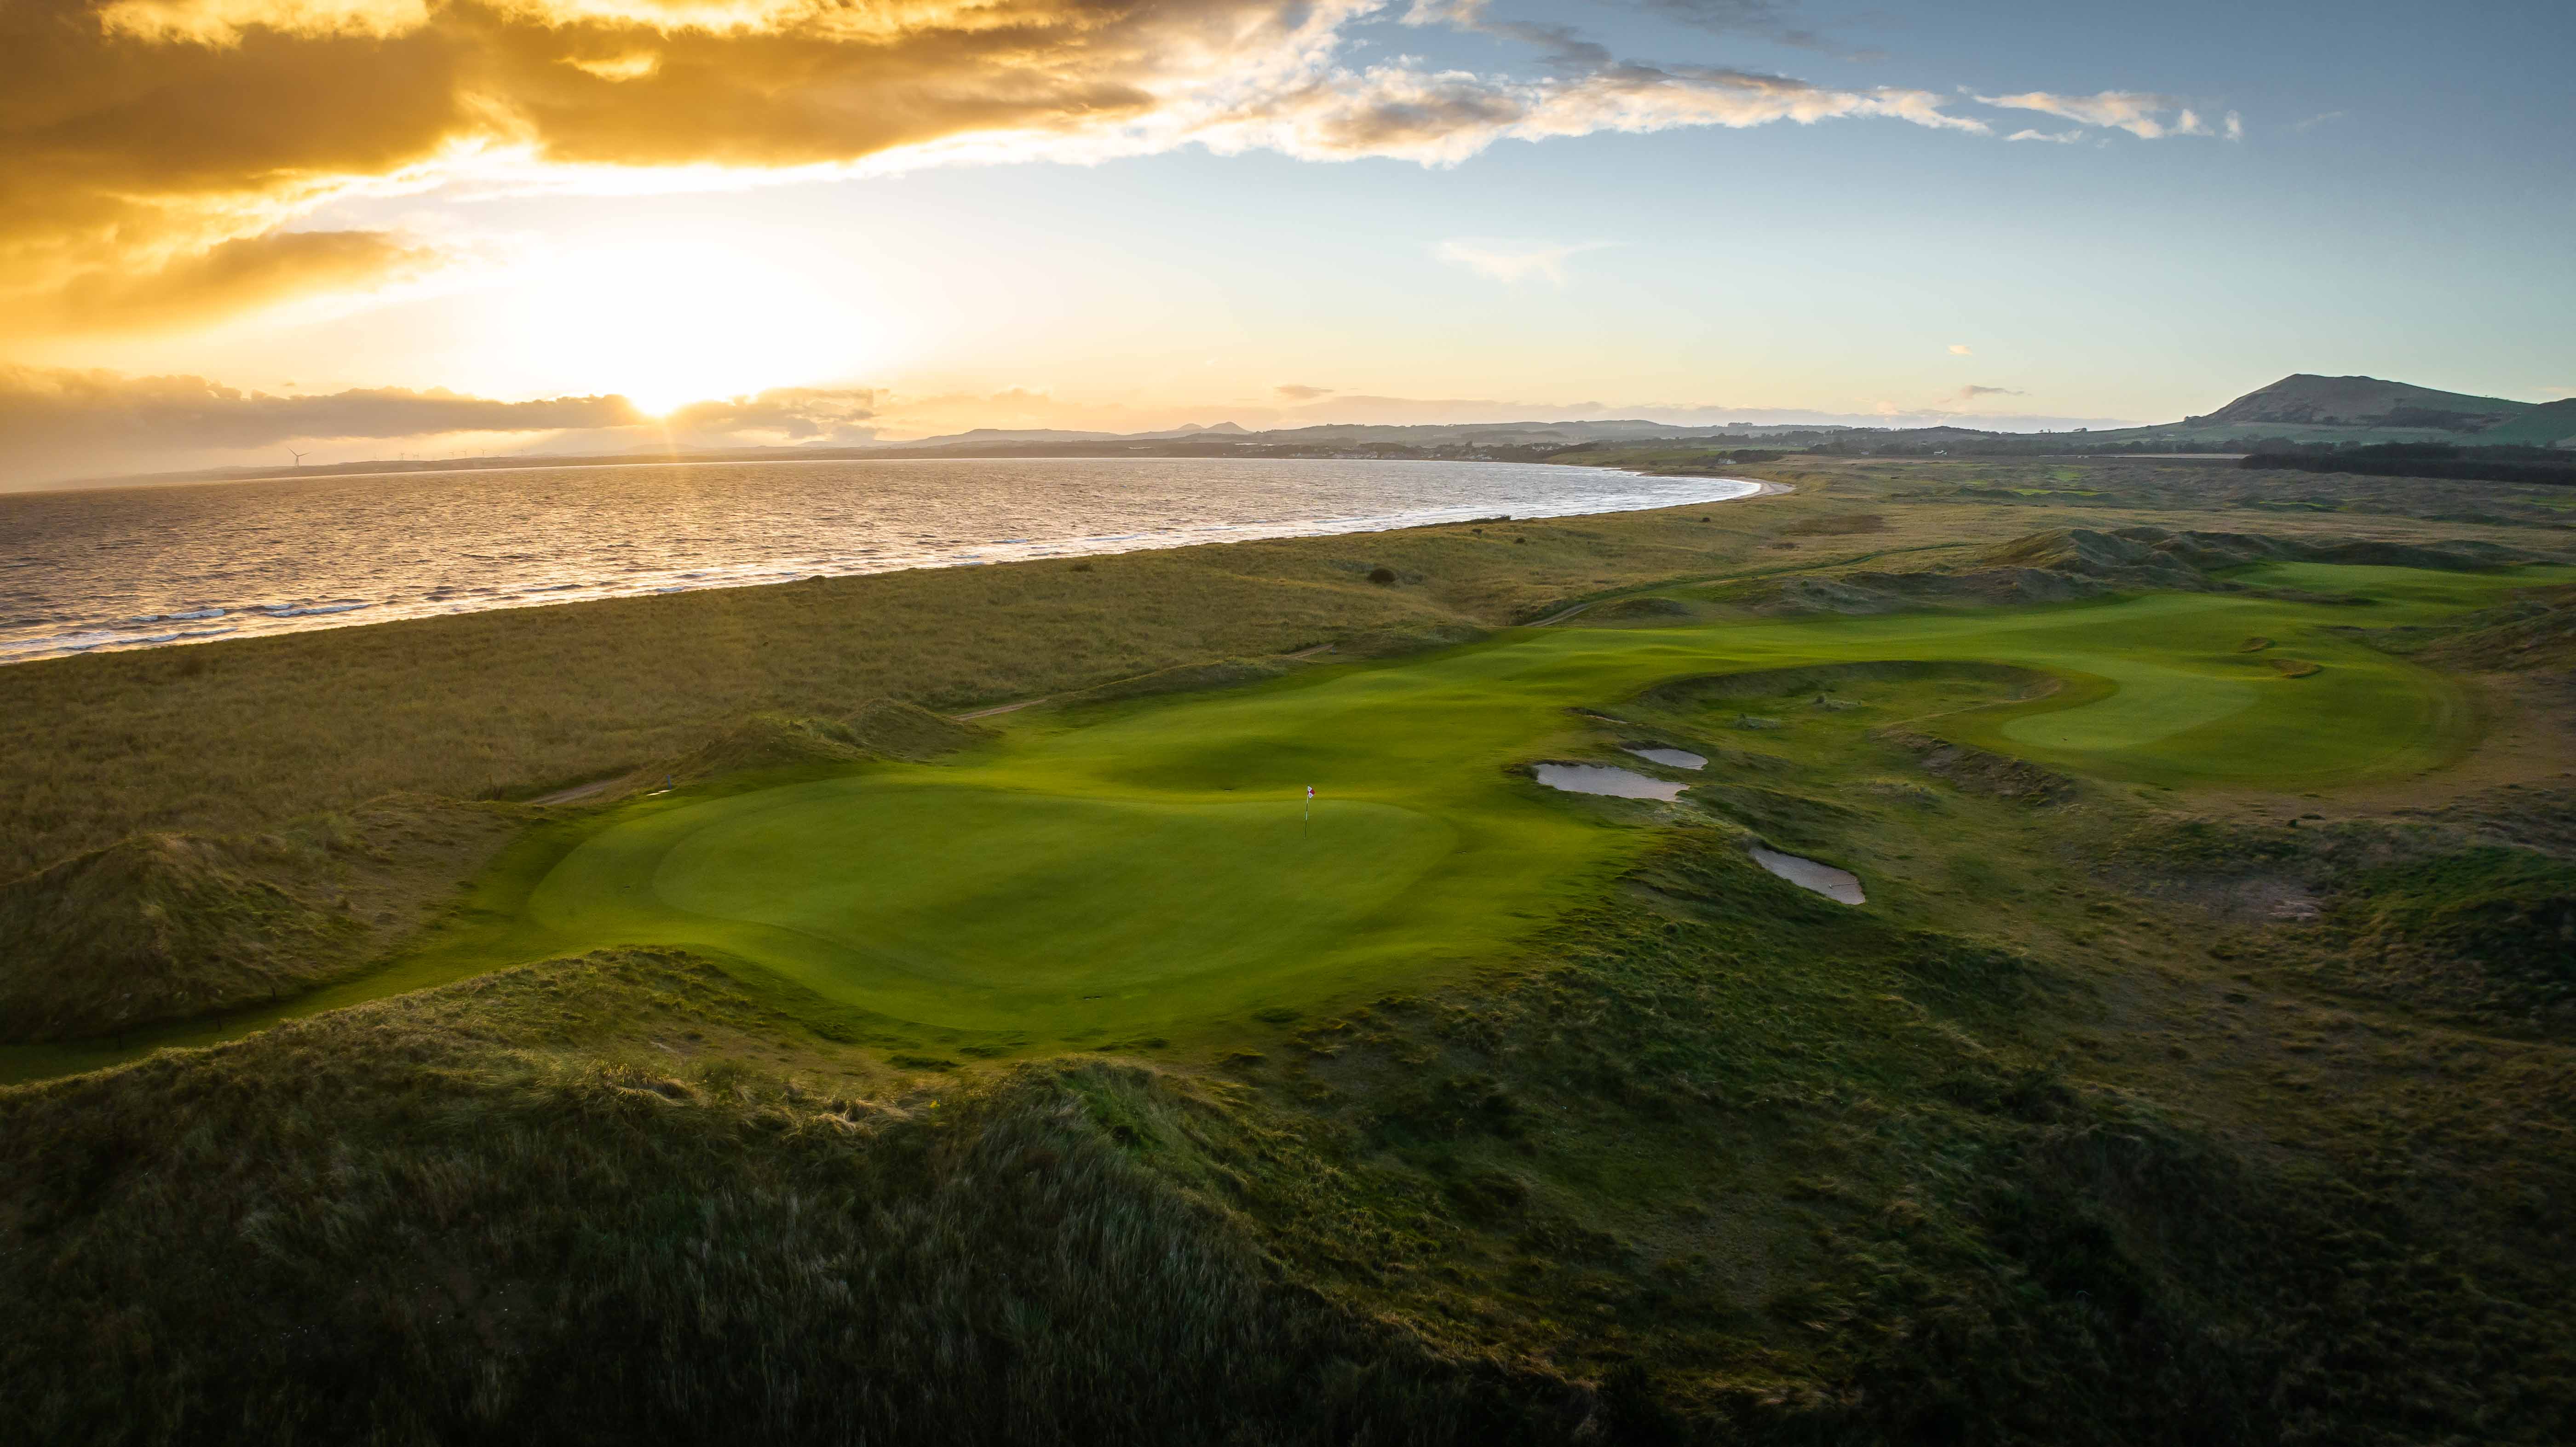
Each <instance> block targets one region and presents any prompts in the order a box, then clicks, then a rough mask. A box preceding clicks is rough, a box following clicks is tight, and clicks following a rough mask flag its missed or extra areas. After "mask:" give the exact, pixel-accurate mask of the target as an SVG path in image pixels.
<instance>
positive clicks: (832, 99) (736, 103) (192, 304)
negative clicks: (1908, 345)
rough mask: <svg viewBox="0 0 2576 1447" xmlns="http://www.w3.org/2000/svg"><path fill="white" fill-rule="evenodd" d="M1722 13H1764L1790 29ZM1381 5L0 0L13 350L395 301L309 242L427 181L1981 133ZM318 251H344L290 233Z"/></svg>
mask: <svg viewBox="0 0 2576 1447" xmlns="http://www.w3.org/2000/svg"><path fill="white" fill-rule="evenodd" d="M1727 8H1728V7H1725V6H1718V7H1716V9H1718V10H1724V9H1727ZM1733 9H1734V11H1735V12H1736V14H1737V18H1738V19H1739V20H1741V21H1742V22H1743V23H1744V24H1747V25H1751V24H1753V23H1755V21H1756V20H1758V19H1759V18H1760V16H1761V15H1764V14H1769V13H1772V12H1770V11H1769V10H1768V7H1765V6H1760V5H1737V6H1735V7H1733ZM1384 11H1385V4H1384V0H1130V3H1125V4H1108V3H1102V0H906V3H903V4H886V5H846V4H830V3H821V0H15V3H13V4H10V5H7V6H0V96H6V97H7V98H8V99H7V101H6V104H5V105H0V334H5V333H15V334H17V335H21V336H24V335H30V334H36V333H59V332H62V331H64V330H67V329H73V330H77V329H87V328H90V327H93V326H105V327H116V328H131V327H139V326H147V325H180V324H187V323H192V322H196V321H202V320H204V319H206V318H209V317H212V316H216V315H219V314H222V313H225V312H229V311H235V310H239V309H242V308H246V307H258V306H265V305H273V304H275V303H277V302H279V301H281V300H287V299H291V298H294V297H297V296H303V295H310V294H313V293H315V292H322V291H331V290H345V289H348V288H352V287H355V288H360V289H364V288H369V287H376V286H382V285H391V284H398V283H400V282H401V281H403V280H405V279H407V278H410V277H413V276H416V275H418V274H419V273H421V272H422V271H424V270H426V269H429V268H433V267H435V266H436V265H438V264H440V258H439V257H437V256H436V255H435V254H432V253H429V252H427V251H425V250H424V249H423V248H421V247H419V246H417V245H415V244H413V243H409V242H405V241H402V240H401V239H399V238H395V237H387V236H380V235H371V234H369V233H359V232H340V233H322V232H297V231H295V230H293V229H292V228H293V227H294V225H295V224H296V223H297V222H298V220H299V218H303V217H307V216H309V215H311V214H312V213H313V212H314V211H315V210H316V209H317V208H319V207H321V206H323V205H326V204H328V203H331V202H333V201H336V200H342V199H346V198H350V197H354V196H368V195H390V194H397V193H407V192H417V191H424V190H429V189H434V188H437V187H441V186H446V187H481V188H485V189H487V190H488V189H495V188H497V189H549V188H551V189H570V188H598V189H619V188H623V189H651V188H655V187H661V188H688V187H706V186H715V185H724V184H739V183H741V182H743V181H745V180H746V179H761V178H768V179H782V178H795V177H812V176H825V175H845V174H853V173H873V172H896V171H902V170H906V169H913V168H918V167H923V166H931V165H940V164H950V163H960V162H1002V161H1028V160H1056V161H1072V162H1087V161H1096V160H1101V159H1105V158H1109V157H1115V156H1123V155H1140V154H1150V153H1155V152H1162V151H1169V150H1172V149H1175V148H1178V147H1182V146H1188V145H1200V146H1204V147H1207V148H1209V149H1211V150H1215V151H1218V152H1224V153H1232V152H1239V151H1245V150H1253V149H1268V150H1273V151H1278V152H1282V153H1284V154H1287V155H1291V156H1295V157H1300V158H1304V159H1310V160H1350V159H1357V158H1361V157H1389V158H1396V159H1402V160H1410V161H1416V162H1420V163H1423V164H1427V165H1452V164H1456V163H1458V162H1460V161H1462V160H1464V159H1466V158H1468V157H1470V156H1473V155H1475V154H1476V153H1477V152H1479V151H1482V150H1484V149H1486V148H1487V147H1490V146H1493V145H1496V144H1499V143H1501V142H1504V141H1509V140H1520V141H1540V140H1545V139H1548V138H1552V137H1561V136H1578V135H1587V134H1593V133H1597V132H1604V131H1610V132H1644V131H1659V130H1667V129H1673V128H1680V127H1698V126H1715V127H1738V128H1740V127H1749V126H1760V125H1768V124H1773V123H1777V122H1782V121H1788V122H1796V123H1800V124H1809V123H1814V122H1819V121H1824V120H1829V119H1837V118H1844V119H1860V118H1883V119H1893V120H1900V121H1905V122H1908V123H1911V124H1916V125H1922V126H1929V127H1936V128H1945V129H1951V130H1958V131H1963V132H1970V133H1976V132H1982V131H1984V130H1985V129H1986V127H1985V124H1984V123H1983V122H1981V121H1978V120H1976V119H1973V118H1970V117H1964V116H1960V115H1954V114H1951V113H1950V112H1949V110H1948V109H1947V107H1948V106H1949V105H1950V104H1951V98H1949V97H1946V96H1943V95H1940V94H1937V93H1934V92H1929V91H1918V90H1906V89H1898V88H1883V87H1882V88H1864V89H1837V88H1833V87H1828V86H1821V85H1816V84H1812V83H1809V82H1806V81H1802V80H1797V79H1794V78H1790V77H1785V76H1776V75H1765V74H1759V73H1755V72H1748V71H1735V70H1725V69H1716V68H1707V67H1691V66H1669V67H1658V66H1650V65H1639V64H1634V63H1627V62H1617V61H1612V60H1610V59H1609V58H1608V56H1607V54H1606V52H1603V51H1601V50H1600V48H1599V47H1597V46H1592V45H1590V43H1589V42H1583V41H1581V40H1580V38H1579V37H1576V36H1574V35H1573V34H1572V33H1571V32H1566V31H1562V30H1561V28H1558V27H1547V26H1537V27H1521V28H1520V29H1519V30H1516V31H1514V32H1513V33H1515V34H1518V35H1520V36H1521V38H1524V39H1528V40H1532V41H1534V42H1537V43H1540V44H1542V45H1545V46H1547V47H1549V53H1550V59H1551V62H1552V63H1557V62H1561V63H1562V64H1563V67H1564V68H1565V70H1566V71H1567V73H1566V74H1563V75H1555V76H1541V77H1538V78H1523V77H1516V76H1512V75H1508V74H1487V73H1481V72H1470V71H1464V70H1448V69H1435V68H1430V67H1427V66H1425V65H1423V64H1421V63H1420V62H1417V61H1413V60H1408V59H1398V60H1390V61H1387V62H1385V63H1382V64H1375V65H1367V66H1355V65H1354V64H1353V63H1352V62H1351V61H1350V59H1349V57H1350V55H1351V54H1352V52H1353V50H1354V48H1355V47H1356V46H1357V44H1358V43H1359V40H1358V37H1357V36H1356V35H1355V33H1354V32H1355V31H1356V30H1357V29H1358V28H1359V27H1360V26H1362V25H1363V24H1364V23H1365V22H1368V21H1370V20H1373V19H1377V18H1382V17H1383V14H1384ZM1766 23H1767V22H1766ZM1524 32H1525V33H1524ZM319 235H336V236H338V237H339V238H340V239H339V240H337V241H332V242H324V241H316V240H312V239H300V240H299V239H295V238H298V237H305V238H310V237H313V236H319ZM298 263H303V264H298ZM129 278H140V279H142V280H140V281H129V280H128V279H129Z"/></svg>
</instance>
